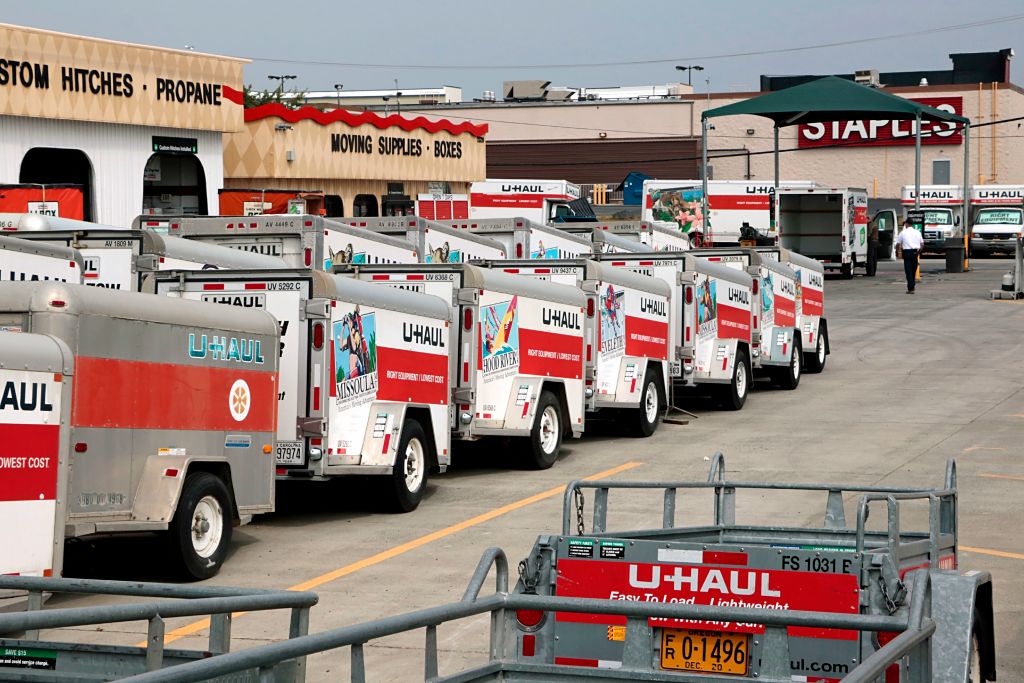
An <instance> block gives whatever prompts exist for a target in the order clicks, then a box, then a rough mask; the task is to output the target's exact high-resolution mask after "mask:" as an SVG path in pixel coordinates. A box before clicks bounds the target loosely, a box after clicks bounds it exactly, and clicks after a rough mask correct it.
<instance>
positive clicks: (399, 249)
mask: <svg viewBox="0 0 1024 683" xmlns="http://www.w3.org/2000/svg"><path fill="white" fill-rule="evenodd" d="M148 219H149V217H148V216H139V217H138V218H136V219H135V225H136V226H137V225H140V224H141V223H142V222H144V221H146V220H148ZM166 220H167V222H168V225H167V230H168V234H169V235H173V236H176V237H185V238H188V239H193V240H199V241H201V242H208V243H212V244H220V245H222V246H226V247H231V248H232V249H241V250H243V251H253V252H256V253H258V254H264V255H266V256H276V257H278V258H281V259H284V261H285V264H286V266H287V267H288V268H312V269H314V270H323V271H330V270H331V266H332V265H333V264H334V263H416V262H418V261H419V254H418V253H417V252H416V247H415V245H413V244H412V243H410V242H409V241H408V240H404V239H397V238H394V237H389V236H388V235H379V234H377V233H373V232H370V231H369V230H364V229H362V228H357V227H355V226H354V225H348V224H347V223H339V222H338V221H335V220H332V219H329V218H323V217H321V216H310V215H288V214H280V215H263V216H175V217H171V218H167V219H166Z"/></svg>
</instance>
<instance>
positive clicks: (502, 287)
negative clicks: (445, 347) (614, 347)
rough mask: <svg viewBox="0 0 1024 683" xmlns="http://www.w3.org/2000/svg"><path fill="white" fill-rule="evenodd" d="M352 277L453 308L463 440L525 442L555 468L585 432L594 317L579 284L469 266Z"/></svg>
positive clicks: (391, 268)
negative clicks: (565, 447)
mask: <svg viewBox="0 0 1024 683" xmlns="http://www.w3.org/2000/svg"><path fill="white" fill-rule="evenodd" d="M340 272H346V273H347V274H349V275H350V276H353V277H357V278H359V279H361V280H365V281H368V282H372V283H376V284H377V285H378V286H381V285H383V286H388V287H394V288H398V289H401V290H404V291H413V292H424V293H427V294H433V295H434V296H436V297H438V298H440V299H442V300H444V301H446V302H450V305H451V310H452V319H453V320H456V321H457V323H456V324H455V325H454V326H453V327H452V328H451V329H450V333H451V345H452V348H453V349H457V350H458V355H457V356H456V355H455V352H454V351H453V354H452V356H453V359H455V377H456V381H455V382H453V384H454V385H455V400H454V404H455V407H456V411H453V413H452V423H451V427H452V430H453V434H454V436H455V437H456V438H459V439H466V440H476V439H479V438H481V437H487V436H504V437H523V438H525V439H526V441H527V444H528V451H529V454H530V457H531V462H532V464H534V465H535V466H537V467H539V468H547V467H550V466H551V465H553V464H554V462H555V460H556V459H557V457H558V452H559V449H560V447H561V442H562V438H563V437H564V436H572V437H574V438H575V437H578V436H580V434H582V432H583V426H584V425H583V414H584V409H585V402H584V390H583V385H584V377H585V374H586V373H585V370H586V365H585V359H584V353H585V349H584V336H583V335H584V320H583V319H584V317H585V315H586V305H587V304H586V298H585V297H584V295H583V292H581V291H580V290H579V288H577V287H571V286H568V285H560V284H556V283H553V282H539V281H537V280H534V279H532V278H526V277H521V276H517V275H511V274H508V273H503V272H498V271H494V270H488V269H485V268H479V267H476V266H472V265H469V264H446V265H443V264H422V265H418V266H410V265H369V266H349V267H347V268H341V269H340Z"/></svg>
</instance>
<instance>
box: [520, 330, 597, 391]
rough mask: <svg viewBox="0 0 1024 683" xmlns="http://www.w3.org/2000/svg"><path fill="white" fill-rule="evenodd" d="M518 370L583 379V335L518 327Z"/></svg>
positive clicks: (538, 374) (539, 374)
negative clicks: (577, 335) (576, 335)
mask: <svg viewBox="0 0 1024 683" xmlns="http://www.w3.org/2000/svg"><path fill="white" fill-rule="evenodd" d="M519 372H520V373H522V374H524V375H537V376H540V377H563V378H565V379H582V378H583V337H575V336H572V335H568V334H558V333H556V332H542V331H540V330H531V329H527V328H524V327H520V328H519Z"/></svg>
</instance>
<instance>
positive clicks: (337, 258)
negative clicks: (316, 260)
mask: <svg viewBox="0 0 1024 683" xmlns="http://www.w3.org/2000/svg"><path fill="white" fill-rule="evenodd" d="M335 263H366V253H365V252H357V251H356V250H355V248H354V247H353V246H352V243H351V242H350V243H349V244H346V245H345V248H344V249H341V250H339V251H334V250H333V249H331V248H330V247H328V248H327V258H325V259H324V271H326V272H328V273H329V272H331V268H332V266H333V265H334V264H335Z"/></svg>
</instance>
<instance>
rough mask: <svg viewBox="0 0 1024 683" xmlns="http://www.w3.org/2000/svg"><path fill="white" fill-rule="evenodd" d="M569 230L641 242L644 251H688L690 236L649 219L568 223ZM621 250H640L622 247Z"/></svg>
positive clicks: (566, 229)
mask: <svg viewBox="0 0 1024 683" xmlns="http://www.w3.org/2000/svg"><path fill="white" fill-rule="evenodd" d="M561 227H562V229H563V230H565V231H567V232H574V233H583V232H586V233H587V234H592V235H597V234H604V235H614V236H615V237H617V238H619V239H626V240H629V241H631V242H639V243H640V244H642V245H643V247H642V250H643V251H687V250H688V249H690V238H689V237H687V236H686V235H684V234H683V233H681V232H679V231H678V230H676V229H675V228H673V227H668V226H666V225H662V224H658V223H651V222H649V221H605V222H600V223H587V224H571V223H570V224H567V225H564V226H561ZM621 251H639V250H637V249H633V250H629V249H622V250H621Z"/></svg>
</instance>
